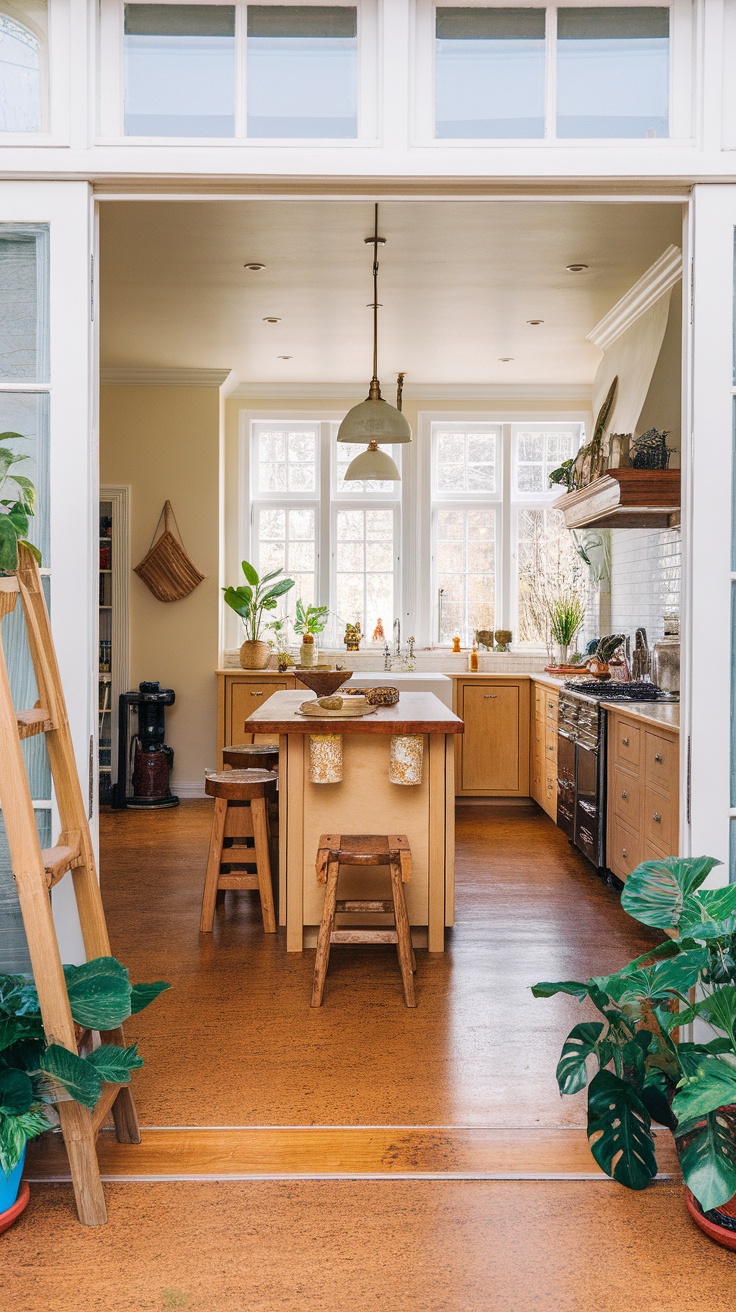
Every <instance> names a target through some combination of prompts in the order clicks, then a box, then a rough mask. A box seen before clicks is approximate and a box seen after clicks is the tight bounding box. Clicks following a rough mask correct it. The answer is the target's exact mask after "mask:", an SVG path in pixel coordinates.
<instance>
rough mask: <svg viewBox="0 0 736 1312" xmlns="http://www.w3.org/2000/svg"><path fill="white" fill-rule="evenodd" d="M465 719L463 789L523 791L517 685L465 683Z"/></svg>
mask: <svg viewBox="0 0 736 1312" xmlns="http://www.w3.org/2000/svg"><path fill="white" fill-rule="evenodd" d="M463 719H464V721H465V733H464V734H463V747H462V787H463V791H473V792H484V793H485V792H487V793H518V792H520V790H521V760H520V757H521V752H520V730H521V723H520V689H519V687H518V685H516V684H500V683H499V684H496V685H489V684H473V685H469V684H465V687H464V691H463ZM525 731H526V732H528V730H525Z"/></svg>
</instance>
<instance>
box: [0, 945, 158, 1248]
mask: <svg viewBox="0 0 736 1312" xmlns="http://www.w3.org/2000/svg"><path fill="white" fill-rule="evenodd" d="M64 976H65V979H66V986H67V992H68V994H69V1004H70V1007H71V1013H72V1019H73V1020H74V1022H75V1024H76V1025H77V1026H79V1030H80V1037H81V1036H82V1034H83V1032H84V1031H88V1030H89V1031H91V1030H103V1031H105V1030H114V1029H117V1028H118V1026H119V1025H122V1024H123V1022H124V1021H126V1020H127V1019H128V1017H129V1016H131V1015H132V1014H134V1013H135V1012H138V1011H142V1010H143V1008H144V1007H147V1006H148V1004H149V1003H150V1002H153V1000H154V998H156V997H158V995H159V993H161V992H163V990H164V989H167V988H169V985H168V984H163V983H160V982H159V983H155V984H136V985H133V986H131V983H130V980H129V978H128V972H127V970H126V969H125V967H124V966H122V965H121V964H120V962H119V961H117V960H116V959H115V957H97V958H96V959H95V960H93V961H87V962H85V963H84V965H82V966H65V967H64ZM142 1065H143V1059H142V1058H141V1057H139V1055H138V1051H137V1045H136V1044H135V1043H132V1044H131V1045H130V1047H127V1048H123V1047H120V1046H119V1045H117V1044H113V1043H105V1044H102V1045H100V1046H99V1047H97V1048H91V1049H90V1050H89V1051H88V1052H86V1053H85V1054H77V1053H74V1052H70V1051H69V1050H68V1049H67V1048H63V1047H61V1046H59V1045H58V1044H56V1043H48V1042H47V1040H46V1036H45V1034H44V1029H43V1022H42V1020H41V1008H40V1006H39V1002H38V994H37V992H36V986H35V984H34V982H33V979H32V977H31V976H29V975H0V1230H2V1229H3V1228H4V1224H3V1222H4V1219H5V1223H6V1224H9V1223H10V1221H12V1220H14V1219H15V1217H14V1216H12V1217H8V1216H7V1215H6V1214H8V1213H10V1212H12V1211H13V1210H14V1209H15V1208H17V1209H18V1210H19V1211H20V1210H22V1208H20V1207H19V1205H18V1203H17V1202H16V1199H17V1195H18V1189H19V1187H20V1180H21V1174H22V1171H23V1162H24V1159H25V1153H26V1144H27V1143H28V1141H29V1140H30V1139H35V1138H36V1136H37V1135H39V1134H43V1132H44V1131H45V1130H49V1129H51V1128H52V1126H53V1124H54V1120H53V1112H51V1113H50V1108H51V1107H52V1105H53V1104H54V1103H57V1102H60V1101H62V1100H64V1099H68V1098H69V1097H71V1098H73V1099H74V1100H75V1101H76V1102H79V1103H81V1104H82V1105H83V1106H84V1107H89V1108H92V1107H94V1106H95V1103H96V1102H97V1100H98V1098H99V1096H100V1094H101V1092H102V1086H103V1084H104V1083H115V1084H128V1083H129V1082H130V1076H131V1072H132V1071H134V1070H136V1069H137V1068H138V1067H139V1066H142Z"/></svg>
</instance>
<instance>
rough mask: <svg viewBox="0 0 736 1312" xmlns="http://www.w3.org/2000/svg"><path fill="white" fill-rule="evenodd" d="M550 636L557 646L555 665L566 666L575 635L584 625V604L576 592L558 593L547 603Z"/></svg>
mask: <svg viewBox="0 0 736 1312" xmlns="http://www.w3.org/2000/svg"><path fill="white" fill-rule="evenodd" d="M547 613H548V616H549V630H550V636H551V638H552V640H553V642H555V643H556V644H557V664H558V665H566V664H567V658H568V654H569V651H570V647H571V646H572V643H573V642H574V640H575V635H576V634H577V632H578V631H579V629H581V628H582V626H583V624H584V623H585V603H584V602H583V600H582V598H581V597H580V596H579V595H578V593H577V592H573V591H572V590H568V591H566V592H558V593H557V594H556V595H555V596H553V597H550V598H549V600H548V601H547Z"/></svg>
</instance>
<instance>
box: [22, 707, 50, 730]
mask: <svg viewBox="0 0 736 1312" xmlns="http://www.w3.org/2000/svg"><path fill="white" fill-rule="evenodd" d="M15 719H16V722H17V724H18V733H19V734H20V736H21V738H35V736H36V734H38V733H48V732H49V730H50V729H53V727H54V726H53V724H52V723H51V721H50V719H49V713H48V711H47V710H44V708H43V706H35V707H34V708H33V710H32V711H16V712H15Z"/></svg>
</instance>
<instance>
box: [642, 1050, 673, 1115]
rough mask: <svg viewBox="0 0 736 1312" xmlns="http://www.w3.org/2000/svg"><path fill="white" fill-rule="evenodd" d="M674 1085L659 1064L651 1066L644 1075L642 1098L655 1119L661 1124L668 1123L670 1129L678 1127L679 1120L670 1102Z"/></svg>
mask: <svg viewBox="0 0 736 1312" xmlns="http://www.w3.org/2000/svg"><path fill="white" fill-rule="evenodd" d="M673 1087H674V1085H673V1083H672V1081H671V1080H669V1079H668V1078H667V1076H666V1075H665V1073H664V1071H661V1070H659V1068H658V1067H657V1066H650V1067H649V1069H648V1070H647V1072H646V1075H645V1076H644V1084H643V1086H642V1089H641V1100H642V1102H643V1103H644V1106H645V1107H646V1109H647V1111H648V1112H649V1115H650V1116H651V1118H652V1120H653V1121H657V1122H658V1124H659V1125H666V1126H667V1129H668V1130H673V1131H674V1130H676V1129H677V1120H676V1118H675V1116H674V1114H673V1111H672V1104H671V1102H670V1094H671V1093H672V1090H673Z"/></svg>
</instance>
